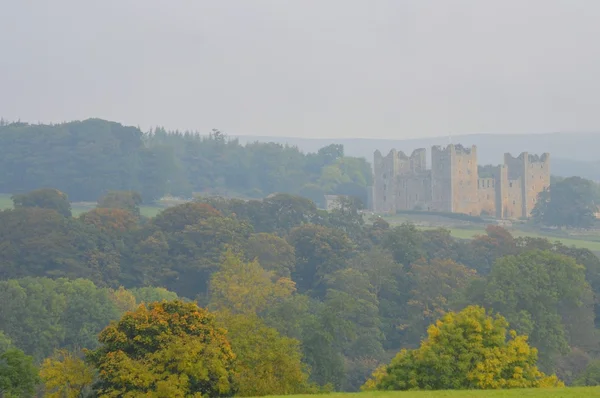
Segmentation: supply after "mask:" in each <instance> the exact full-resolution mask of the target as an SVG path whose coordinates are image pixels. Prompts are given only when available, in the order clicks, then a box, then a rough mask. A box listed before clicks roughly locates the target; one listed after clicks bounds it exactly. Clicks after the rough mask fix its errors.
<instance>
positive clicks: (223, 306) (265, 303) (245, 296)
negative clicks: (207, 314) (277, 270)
mask: <svg viewBox="0 0 600 398" xmlns="http://www.w3.org/2000/svg"><path fill="white" fill-rule="evenodd" d="M294 290H295V286H294V282H292V280H291V279H289V278H276V277H274V275H273V273H272V272H268V271H265V270H264V269H263V268H262V267H261V266H260V264H259V263H258V261H256V260H255V261H251V262H244V261H243V260H242V259H241V258H240V257H239V256H236V255H235V254H234V253H233V252H232V251H230V250H228V251H227V252H226V253H225V255H224V258H223V262H222V264H221V268H220V270H219V271H218V272H216V273H215V274H213V276H212V279H211V283H210V303H211V304H210V305H211V307H212V308H215V309H216V310H219V311H222V310H227V311H231V312H232V313H234V314H256V313H259V312H261V311H263V310H265V309H266V308H267V307H269V306H270V305H272V304H274V303H275V302H276V301H278V300H281V299H284V298H286V297H288V296H289V295H290V294H292V293H293V292H294Z"/></svg>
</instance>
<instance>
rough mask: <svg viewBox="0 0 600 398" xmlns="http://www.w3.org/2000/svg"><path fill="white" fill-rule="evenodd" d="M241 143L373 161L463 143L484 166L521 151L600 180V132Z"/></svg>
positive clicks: (567, 172)
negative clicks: (331, 148)
mask: <svg viewBox="0 0 600 398" xmlns="http://www.w3.org/2000/svg"><path fill="white" fill-rule="evenodd" d="M235 138H237V139H239V140H240V142H241V143H247V142H254V141H259V142H265V141H270V142H276V143H280V144H288V145H292V146H297V147H298V148H300V149H301V150H303V151H305V152H315V151H317V150H318V149H319V148H322V147H324V146H326V145H329V144H334V143H335V144H343V145H344V149H345V154H346V155H348V156H357V157H364V158H366V159H367V160H368V161H369V162H372V161H373V152H375V150H380V151H381V153H382V154H384V155H386V154H387V153H388V152H389V151H390V150H391V149H393V148H395V149H397V150H399V151H400V150H401V151H404V152H405V153H407V154H410V152H412V151H413V150H415V149H417V148H427V151H428V162H430V160H431V159H430V157H429V151H430V149H431V146H433V145H442V146H445V145H448V144H449V143H450V142H452V143H454V144H459V143H460V144H462V145H465V146H471V145H476V146H477V157H478V159H479V163H480V164H500V163H502V162H503V159H504V153H506V152H510V153H511V154H513V155H518V154H519V153H521V152H529V153H531V154H542V153H544V152H549V153H550V155H551V167H552V174H553V175H557V176H563V177H568V176H572V175H578V176H581V177H584V178H589V179H592V180H596V181H598V180H600V154H598V148H599V147H600V133H541V134H522V135H516V134H515V135H502V134H470V135H456V136H452V137H449V136H446V137H433V138H419V139H409V140H389V139H375V138H373V139H369V138H346V139H339V138H337V139H336V138H323V139H311V138H290V137H265V136H235Z"/></svg>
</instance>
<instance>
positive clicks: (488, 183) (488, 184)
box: [487, 180, 490, 188]
mask: <svg viewBox="0 0 600 398" xmlns="http://www.w3.org/2000/svg"><path fill="white" fill-rule="evenodd" d="M487 187H488V188H489V187H490V180H488V181H487Z"/></svg>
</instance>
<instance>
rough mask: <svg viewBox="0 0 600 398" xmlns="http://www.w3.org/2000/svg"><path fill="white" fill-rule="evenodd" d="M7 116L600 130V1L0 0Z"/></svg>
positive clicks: (326, 127) (327, 132)
mask: <svg viewBox="0 0 600 398" xmlns="http://www.w3.org/2000/svg"><path fill="white" fill-rule="evenodd" d="M0 16H1V18H0V21H1V22H0V115H1V116H3V117H4V118H7V119H9V120H15V119H19V118H20V119H21V120H23V121H29V122H37V121H41V122H59V121H68V120H73V119H85V118H89V117H100V118H105V119H109V120H115V121H118V122H121V123H124V124H128V125H139V126H141V127H142V128H143V129H147V128H148V127H150V126H156V125H163V126H165V127H167V128H170V129H175V128H179V129H193V130H198V131H200V132H208V131H209V130H210V129H211V128H213V127H214V128H219V129H221V130H223V131H225V132H227V133H229V134H231V135H238V134H244V135H246V134H247V135H269V136H306V137H309V136H310V137H380V138H414V137H422V136H439V135H444V136H445V135H447V134H448V133H452V134H459V133H478V132H487V133H523V132H551V131H600V77H599V74H600V45H599V43H598V41H599V39H600V23H598V21H600V1H598V0H562V1H560V0H471V1H467V0H437V1H436V0H430V1H429V0H414V1H412V0H411V1H408V0H407V1H402V0H389V1H388V0H361V1H357V0H335V1H334V0H319V1H317V0H314V1H313V0H295V1H284V0H239V1H234V0H215V1H202V0H188V1H184V0H102V1H92V0H37V1H33V0H0Z"/></svg>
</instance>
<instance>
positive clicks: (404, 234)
mask: <svg viewBox="0 0 600 398" xmlns="http://www.w3.org/2000/svg"><path fill="white" fill-rule="evenodd" d="M422 243H423V237H422V235H421V232H420V231H419V230H418V229H417V227H415V226H414V225H413V224H409V223H404V224H402V225H400V226H397V227H395V228H393V229H392V230H390V231H389V232H388V234H387V235H386V237H385V238H384V241H383V247H384V248H386V249H388V250H390V251H391V252H392V255H393V256H394V260H395V261H396V262H397V263H399V264H402V265H404V266H405V267H409V266H410V264H411V263H413V262H414V261H416V260H418V259H420V258H422V257H424V256H425V253H424V251H423V248H422Z"/></svg>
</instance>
